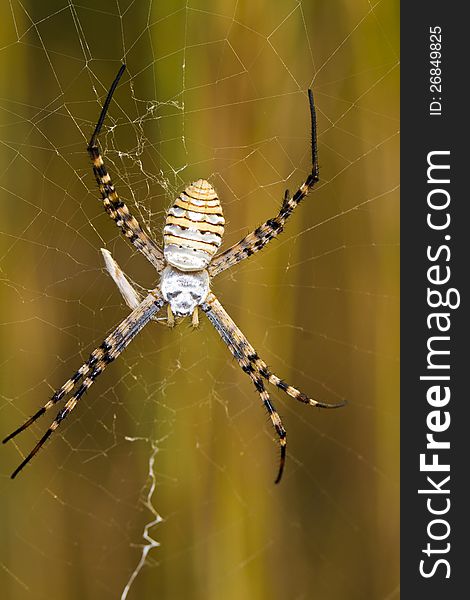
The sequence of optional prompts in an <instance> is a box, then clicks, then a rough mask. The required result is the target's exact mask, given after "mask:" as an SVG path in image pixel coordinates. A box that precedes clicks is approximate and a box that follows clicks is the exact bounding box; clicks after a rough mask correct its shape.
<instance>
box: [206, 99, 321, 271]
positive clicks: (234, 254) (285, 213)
mask: <svg viewBox="0 0 470 600" xmlns="http://www.w3.org/2000/svg"><path fill="white" fill-rule="evenodd" d="M308 100H309V105H310V122H311V132H312V171H311V173H310V174H309V175H308V177H307V179H306V180H305V181H304V183H302V185H301V186H300V187H299V189H298V190H297V191H296V192H295V194H294V195H293V196H292V197H290V196H289V190H286V192H285V194H284V200H283V202H282V206H281V210H280V211H279V213H278V214H277V215H276V216H275V217H273V218H272V219H268V220H267V221H266V222H265V223H263V224H262V225H260V226H259V227H257V228H256V229H255V230H254V231H253V232H252V233H249V234H248V235H247V236H245V237H244V238H243V239H242V240H240V241H239V242H238V243H237V244H235V245H234V246H232V247H231V248H228V250H225V252H222V253H221V254H219V255H218V256H215V257H214V259H213V260H212V262H211V264H210V265H209V267H208V270H209V274H210V276H211V277H215V275H218V274H219V273H222V271H225V270H226V269H228V268H229V267H232V266H233V265H236V264H237V263H239V262H240V261H242V260H244V259H245V258H248V257H249V256H251V255H252V254H255V252H258V251H259V250H262V249H263V248H264V247H265V246H266V244H267V243H268V242H270V241H271V240H272V239H273V238H275V237H277V236H278V235H279V234H280V233H281V232H282V230H283V229H284V225H285V223H286V221H287V219H288V218H289V217H290V216H291V214H292V213H293V212H294V210H295V208H296V207H297V206H298V204H299V202H301V200H303V199H304V198H305V196H306V195H307V194H308V193H309V192H310V190H311V189H312V188H313V186H314V185H315V184H316V183H317V181H318V180H319V170H318V155H317V128H316V122H317V121H316V114H315V105H314V102H313V93H312V90H308Z"/></svg>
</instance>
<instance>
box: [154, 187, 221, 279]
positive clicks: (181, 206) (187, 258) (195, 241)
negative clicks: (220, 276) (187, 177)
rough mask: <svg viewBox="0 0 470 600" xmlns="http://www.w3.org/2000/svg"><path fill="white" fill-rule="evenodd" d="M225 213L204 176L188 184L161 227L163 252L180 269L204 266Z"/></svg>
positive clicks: (217, 239) (213, 250) (215, 246)
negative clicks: (162, 227) (163, 226)
mask: <svg viewBox="0 0 470 600" xmlns="http://www.w3.org/2000/svg"><path fill="white" fill-rule="evenodd" d="M224 223H225V220H224V216H223V213H222V207H221V206H220V201H219V199H218V198H217V194H216V192H215V190H214V188H213V187H212V186H211V184H210V183H209V182H208V181H206V180H205V179H199V180H198V181H196V182H194V183H192V184H191V185H188V187H187V188H186V189H185V190H184V192H182V193H181V194H180V195H179V196H178V198H177V199H176V201H175V203H174V204H173V206H172V207H171V208H170V210H169V211H168V215H167V217H166V221H165V228H164V230H163V244H164V249H163V252H164V255H165V259H166V261H167V263H168V264H170V265H172V266H173V267H176V268H177V269H180V270H181V271H200V270H201V269H205V268H206V267H207V265H208V264H209V262H210V261H211V259H212V257H213V256H214V254H215V253H216V252H217V250H218V249H219V246H220V244H221V243H222V236H223V234H224Z"/></svg>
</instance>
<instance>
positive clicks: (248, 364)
mask: <svg viewBox="0 0 470 600" xmlns="http://www.w3.org/2000/svg"><path fill="white" fill-rule="evenodd" d="M201 308H202V310H203V311H204V312H205V313H206V315H207V317H208V319H209V321H210V322H211V323H212V325H213V326H214V327H215V329H216V330H217V332H218V333H219V335H220V337H221V338H222V340H223V341H224V342H225V344H226V345H227V346H228V348H229V350H230V352H231V353H232V354H233V356H234V357H235V359H236V360H237V362H238V364H239V365H240V367H241V368H242V369H243V371H244V372H245V373H246V374H247V375H248V376H249V377H250V379H251V380H252V381H253V384H254V386H255V388H256V390H257V391H258V393H259V395H260V398H261V401H262V402H263V404H264V406H265V408H266V410H267V411H268V414H269V416H270V418H271V422H272V424H273V427H274V429H275V431H276V433H277V435H278V437H279V445H280V448H281V459H280V464H279V471H278V474H277V477H276V479H275V481H274V483H279V482H280V481H281V478H282V473H283V472H284V465H285V462H286V447H287V433H286V430H285V429H284V426H283V424H282V421H281V417H280V416H279V413H278V412H277V410H276V409H275V407H274V405H273V404H272V402H271V400H270V398H269V394H268V392H267V391H266V388H265V387H264V383H263V378H262V376H261V374H260V373H259V371H258V370H257V369H256V368H255V367H254V366H253V363H252V361H251V360H250V358H249V357H248V355H246V354H245V353H244V351H243V350H242V349H241V348H240V345H239V344H238V343H237V339H236V337H237V335H236V334H237V332H240V330H239V329H238V328H237V326H236V325H235V323H234V322H233V321H232V319H231V318H230V317H229V316H228V314H227V313H226V312H225V310H224V309H223V307H222V305H221V304H220V302H219V301H218V300H217V298H216V297H215V295H214V294H212V293H210V294H209V296H208V297H207V300H206V302H205V303H204V304H202V305H201ZM240 333H241V332H240Z"/></svg>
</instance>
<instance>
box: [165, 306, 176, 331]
mask: <svg viewBox="0 0 470 600" xmlns="http://www.w3.org/2000/svg"><path fill="white" fill-rule="evenodd" d="M166 314H167V317H166V324H167V325H168V327H174V326H175V315H174V314H173V311H172V310H171V306H170V305H169V304H167V305H166Z"/></svg>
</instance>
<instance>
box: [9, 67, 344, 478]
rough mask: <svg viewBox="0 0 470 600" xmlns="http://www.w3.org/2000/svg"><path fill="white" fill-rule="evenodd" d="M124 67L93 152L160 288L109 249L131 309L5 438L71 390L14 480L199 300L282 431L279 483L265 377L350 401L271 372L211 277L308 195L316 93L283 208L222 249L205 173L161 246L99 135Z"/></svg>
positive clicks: (170, 218) (219, 216)
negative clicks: (301, 171) (129, 270)
mask: <svg viewBox="0 0 470 600" xmlns="http://www.w3.org/2000/svg"><path fill="white" fill-rule="evenodd" d="M124 69H125V65H122V66H121V68H120V69H119V72H118V74H117V76H116V78H115V80H114V82H113V84H112V86H111V88H110V90H109V92H108V95H107V97H106V100H105V103H104V105H103V109H102V111H101V114H100V117H99V119H98V123H97V125H96V127H95V131H94V132H93V135H92V137H91V140H90V143H89V145H88V153H89V155H90V158H91V160H92V163H93V172H94V174H95V177H96V180H97V183H98V186H99V189H100V192H101V196H102V200H103V204H104V208H105V210H106V212H107V213H108V214H109V216H110V217H111V218H112V219H113V220H114V221H115V222H116V225H117V226H118V227H119V228H120V229H121V231H122V233H123V234H124V236H125V237H126V238H127V239H128V240H129V241H130V242H131V243H132V244H133V245H134V246H135V248H137V250H139V251H140V252H141V253H142V254H143V255H144V256H145V257H146V258H147V260H148V261H149V262H150V263H151V264H152V265H153V266H154V267H155V269H156V270H157V272H158V273H159V274H160V283H159V285H158V286H157V287H156V288H155V289H153V290H150V291H149V292H148V294H147V295H146V296H145V298H142V297H141V295H140V294H139V292H137V291H136V290H135V288H134V287H133V286H132V285H131V284H130V283H129V281H128V280H127V278H126V276H125V275H124V273H123V272H122V271H121V269H120V268H119V266H118V265H117V263H116V262H115V261H114V260H113V258H112V257H111V255H110V253H109V252H108V251H107V250H103V249H102V253H103V256H104V259H105V263H106V268H107V269H108V272H109V274H110V275H111V277H112V278H113V280H114V281H115V283H116V285H117V286H118V288H119V290H120V292H121V294H122V296H123V298H124V300H125V301H126V303H127V305H128V306H129V308H131V310H132V312H131V313H130V314H129V315H128V316H127V317H126V318H125V319H124V321H122V323H120V324H119V325H118V326H117V327H116V329H114V331H112V332H111V333H110V334H109V335H108V337H107V338H106V339H105V340H104V342H103V343H102V344H101V346H99V347H98V348H96V350H94V351H93V352H92V353H91V354H90V357H89V358H88V360H87V361H86V362H85V363H84V364H83V365H82V366H81V367H80V368H79V369H78V371H76V373H74V374H73V375H72V377H71V378H70V379H68V380H67V381H66V382H65V383H64V385H63V386H62V387H61V388H59V389H58V390H57V391H56V392H55V394H54V395H53V396H52V398H51V399H50V400H49V401H48V402H46V404H45V405H44V406H42V407H41V408H40V409H39V410H38V411H37V412H36V413H35V414H34V415H33V416H32V417H31V418H30V419H28V420H27V421H26V422H25V423H23V425H21V426H20V427H18V429H16V430H15V431H13V433H11V434H10V435H9V436H7V437H6V438H5V439H4V440H3V442H4V443H5V442H7V441H8V440H10V439H12V438H13V437H15V436H16V435H17V434H18V433H20V432H21V431H24V430H25V429H26V428H27V427H29V426H30V425H31V424H32V423H34V422H35V421H36V419H38V418H39V417H40V416H41V415H43V414H44V413H45V412H46V411H47V410H48V409H49V408H52V407H53V406H54V405H55V404H56V403H57V402H59V401H61V400H64V399H65V398H66V397H67V396H69V398H68V400H66V401H65V404H64V406H63V408H62V409H61V410H60V411H59V412H58V413H57V416H56V418H55V419H54V421H53V422H52V423H51V425H50V427H49V429H48V430H47V431H46V433H45V434H44V435H43V437H42V438H41V439H40V440H39V442H38V443H37V444H36V446H35V447H34V448H33V450H32V451H31V452H30V453H29V454H28V455H27V456H26V458H25V459H24V460H23V462H22V463H21V464H20V465H19V467H17V469H16V470H15V471H14V472H13V473H12V478H14V477H16V475H17V474H18V473H19V472H20V471H21V469H22V468H23V467H24V466H25V465H26V464H27V463H28V462H29V461H30V460H31V459H32V458H33V456H34V455H35V454H36V452H37V451H38V450H39V449H40V448H41V446H42V445H43V444H44V442H45V441H46V440H47V439H48V438H49V436H50V435H51V434H52V433H53V432H54V431H55V430H56V429H57V428H58V427H59V425H60V423H61V422H62V421H63V420H64V419H65V418H66V417H67V415H69V414H70V413H71V412H72V410H73V409H74V408H75V406H76V405H77V403H78V402H79V400H80V398H81V397H82V396H83V394H84V393H85V392H86V391H87V390H88V389H89V388H90V386H91V385H92V384H93V382H94V381H95V379H96V378H97V377H98V375H100V374H101V373H102V372H103V371H104V369H105V368H106V367H107V366H108V364H109V363H111V362H112V361H113V360H115V359H116V358H117V357H118V356H119V355H120V354H121V352H122V351H123V350H124V349H125V348H126V347H127V346H128V345H129V343H130V342H131V341H132V340H133V339H134V338H135V337H136V335H137V334H138V333H139V332H140V331H141V330H142V329H143V327H144V326H145V325H146V324H147V323H148V322H149V321H151V320H152V319H153V318H154V317H155V315H156V313H157V312H158V311H159V310H160V309H161V308H162V307H163V306H164V305H165V304H166V305H167V310H168V317H167V318H168V324H169V325H174V324H175V321H174V317H175V316H176V317H185V316H190V315H191V316H192V319H193V325H197V324H198V316H197V308H198V306H200V307H201V309H202V311H203V312H204V313H205V314H206V315H207V317H208V319H209V321H210V322H211V323H212V325H213V326H214V327H215V329H216V330H217V332H218V333H219V335H220V337H221V338H222V340H223V341H224V342H225V344H226V345H227V346H228V348H229V350H230V352H231V353H232V354H233V356H234V357H235V359H236V360H237V362H238V364H239V365H240V367H241V368H242V369H243V371H244V372H245V373H247V375H248V376H249V377H250V379H251V380H252V382H253V384H254V386H255V388H256V390H257V391H258V393H259V395H260V398H261V400H262V402H263V404H264V406H265V408H266V410H267V411H268V413H269V416H270V418H271V422H272V424H273V427H274V429H275V431H276V433H277V435H278V437H279V443H280V448H281V462H280V465H279V471H278V474H277V477H276V483H278V482H279V481H280V480H281V477H282V473H283V469H284V463H285V457H286V443H287V442H286V430H285V429H284V427H283V425H282V422H281V418H280V416H279V414H278V412H277V411H276V409H275V408H274V406H273V404H272V402H271V399H270V397H269V394H268V392H267V390H266V388H265V385H264V380H266V381H268V382H269V383H271V384H272V385H275V386H276V387H278V388H279V389H281V390H283V391H284V392H286V394H288V395H289V396H291V397H292V398H294V399H295V400H298V401H300V402H303V403H304V404H308V405H310V406H318V407H323V408H337V407H339V406H343V405H344V402H338V403H336V404H326V403H324V402H319V401H317V400H313V399H312V398H309V397H308V396H307V395H306V394H304V393H303V392H301V391H299V390H298V389H296V388H295V387H294V386H292V385H289V384H288V383H286V382H285V381H283V380H282V379H280V378H279V377H278V376H277V375H275V374H274V373H273V372H272V371H270V369H269V368H268V366H267V365H266V363H265V362H264V361H263V360H262V359H261V358H260V357H259V356H258V354H257V353H256V351H255V349H254V348H253V346H252V345H251V344H250V343H249V341H248V340H247V339H246V337H245V336H244V335H243V333H242V331H241V330H240V329H239V328H238V327H237V326H236V325H235V323H234V322H233V321H232V319H231V318H230V316H229V315H228V314H227V312H226V311H225V309H224V308H223V306H222V305H221V304H220V302H219V301H218V300H217V298H216V296H215V294H214V293H213V292H212V291H211V290H210V281H211V279H212V278H214V277H215V276H216V275H218V274H219V273H221V272H222V271H225V270H226V269H228V268H230V267H232V266H233V265H235V264H237V263H238V262H240V261H242V260H244V259H245V258H247V257H249V256H251V255H252V254H254V253H255V252H258V251H259V250H261V249H262V248H264V246H265V245H266V244H267V243H268V242H269V241H270V240H272V239H273V238H274V237H276V236H277V235H279V233H281V231H282V230H283V228H284V224H285V222H286V221H287V219H288V218H289V217H290V215H291V214H292V213H293V211H294V209H295V208H296V207H297V205H298V204H299V202H300V201H301V200H302V199H303V198H305V196H306V195H307V194H308V192H309V191H310V190H311V189H312V188H313V186H314V185H315V183H316V182H317V181H318V161H317V143H316V119H315V107H314V103H313V95H312V92H311V90H309V91H308V97H309V103H310V117H311V131H312V170H311V172H310V173H309V175H308V176H307V178H306V180H305V182H304V183H302V185H301V186H300V187H299V189H298V190H297V191H296V192H295V194H294V195H293V196H290V195H289V192H288V191H286V193H285V195H284V200H283V202H282V205H281V208H280V210H279V213H278V214H277V215H276V216H274V217H273V218H271V219H268V220H267V221H265V223H263V224H262V225H260V226H259V227H257V228H256V229H255V230H254V231H253V232H252V233H250V234H248V235H247V236H245V237H244V238H243V239H242V240H240V241H239V242H238V243H237V244H235V245H234V246H232V247H231V248H228V250H225V252H222V253H221V254H217V250H218V249H219V247H220V245H221V243H222V236H223V233H224V224H225V221H224V217H223V213H222V208H221V205H220V202H219V199H218V197H217V194H216V192H215V190H214V188H213V187H212V185H211V184H210V183H209V182H208V181H206V180H205V179H199V180H198V181H196V182H194V183H192V184H191V185H189V186H188V187H187V188H186V189H185V190H184V192H182V193H181V194H180V195H179V196H178V198H177V199H176V200H175V203H174V204H173V206H172V207H171V208H170V209H169V211H168V214H167V217H166V221H165V227H164V230H163V251H162V250H161V249H160V247H159V246H158V244H156V243H155V242H154V241H153V239H152V238H151V237H150V236H149V235H148V234H147V233H145V231H144V230H143V229H142V228H141V226H140V225H139V223H138V222H137V220H136V219H135V218H134V217H133V216H132V215H131V214H130V212H129V209H128V208H127V206H126V205H125V204H124V202H123V201H122V200H120V198H119V196H118V195H117V193H116V190H115V189H114V185H113V184H112V182H111V178H110V176H109V175H108V172H107V170H106V167H105V165H104V162H103V158H102V156H101V153H100V150H99V148H98V145H97V138H98V135H99V133H100V131H101V128H102V126H103V122H104V119H105V117H106V113H107V111H108V108H109V104H110V102H111V98H112V96H113V94H114V91H115V89H116V87H117V85H118V83H119V80H120V78H121V76H122V74H123V72H124ZM74 390H75V391H74Z"/></svg>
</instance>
